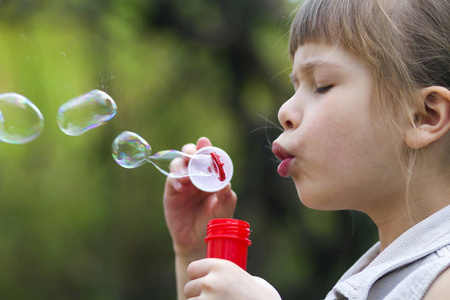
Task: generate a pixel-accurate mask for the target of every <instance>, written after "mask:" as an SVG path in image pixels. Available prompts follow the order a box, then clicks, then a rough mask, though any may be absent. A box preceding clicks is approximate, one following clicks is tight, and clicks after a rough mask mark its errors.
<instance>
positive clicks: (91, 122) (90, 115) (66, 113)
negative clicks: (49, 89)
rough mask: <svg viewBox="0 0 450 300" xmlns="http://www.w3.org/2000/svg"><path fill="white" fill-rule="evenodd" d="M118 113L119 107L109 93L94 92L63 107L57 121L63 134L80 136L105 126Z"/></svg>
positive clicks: (70, 101) (59, 111)
mask: <svg viewBox="0 0 450 300" xmlns="http://www.w3.org/2000/svg"><path fill="white" fill-rule="evenodd" d="M116 112H117V105H116V103H115V102H114V100H113V99H112V98H111V97H110V96H109V95H108V94H107V93H105V92H103V91H100V90H93V91H90V92H88V93H86V94H84V95H81V96H79V97H76V98H74V99H72V100H69V101H67V102H66V103H64V104H63V105H61V106H60V107H59V109H58V115H57V117H56V121H57V123H58V126H59V128H60V129H61V130H62V132H64V133H65V134H67V135H72V136H78V135H81V134H83V133H85V132H86V131H88V130H90V129H93V128H96V127H98V126H101V125H103V124H105V123H106V122H107V121H109V120H111V119H112V118H113V117H114V116H115V115H116Z"/></svg>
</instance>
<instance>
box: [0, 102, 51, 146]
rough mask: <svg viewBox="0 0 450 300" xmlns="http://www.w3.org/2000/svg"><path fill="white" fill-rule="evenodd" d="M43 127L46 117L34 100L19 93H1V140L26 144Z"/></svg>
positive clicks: (38, 133)
mask: <svg viewBox="0 0 450 300" xmlns="http://www.w3.org/2000/svg"><path fill="white" fill-rule="evenodd" d="M43 128H44V117H43V116H42V113H41V111H40V110H39V109H38V108H37V107H36V105H34V104H33V102H31V101H30V100H29V99H27V98H26V97H24V96H22V95H19V94H17V93H5V94H0V141H2V142H6V143H10V144H25V143H28V142H31V141H33V140H34V139H36V138H37V137H38V136H39V135H40V134H41V132H42V130H43Z"/></svg>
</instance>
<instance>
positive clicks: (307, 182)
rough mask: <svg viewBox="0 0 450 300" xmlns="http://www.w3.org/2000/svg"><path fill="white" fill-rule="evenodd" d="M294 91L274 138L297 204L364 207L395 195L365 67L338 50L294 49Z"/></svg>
mask: <svg viewBox="0 0 450 300" xmlns="http://www.w3.org/2000/svg"><path fill="white" fill-rule="evenodd" d="M291 77H292V81H293V84H294V87H295V94H294V95H293V96H292V98H291V99H289V100H288V101H287V102H286V103H284V104H283V105H282V107H281V108H280V111H279V113H278V118H279V121H280V123H281V125H282V126H283V128H284V130H285V131H284V132H283V133H282V134H281V136H280V137H279V138H278V139H277V140H276V141H275V142H274V145H273V148H274V149H273V150H274V153H275V154H276V155H277V156H278V157H279V158H280V159H281V160H282V163H281V164H280V166H279V168H278V172H279V173H280V175H281V176H290V177H292V178H293V180H294V182H295V185H296V188H297V192H298V194H299V196H300V199H301V201H302V202H303V203H304V204H305V205H306V206H308V207H311V208H316V209H356V210H362V211H367V210H368V209H371V208H374V207H373V206H377V205H378V206H379V205H381V202H382V201H389V199H391V200H392V199H393V197H397V196H399V194H398V193H399V192H400V191H401V188H399V186H401V184H398V183H399V180H400V179H401V178H403V176H402V173H401V168H400V164H399V160H398V155H397V154H398V153H397V151H396V149H400V148H399V147H401V145H402V142H403V139H402V137H401V136H399V135H394V134H393V133H392V130H391V129H390V128H389V127H388V125H387V123H386V122H385V121H384V120H383V118H382V117H381V114H380V113H379V112H378V110H377V109H376V105H371V96H372V85H371V79H372V78H371V75H370V70H369V68H368V67H367V65H366V64H365V63H364V61H362V60H360V59H359V58H358V57H356V56H353V55H351V54H350V53H348V52H347V51H345V50H343V49H342V48H340V47H336V46H329V45H327V44H321V43H314V44H313V43H309V44H305V45H303V46H300V47H299V48H298V49H297V52H296V53H295V57H294V65H293V72H292V74H291Z"/></svg>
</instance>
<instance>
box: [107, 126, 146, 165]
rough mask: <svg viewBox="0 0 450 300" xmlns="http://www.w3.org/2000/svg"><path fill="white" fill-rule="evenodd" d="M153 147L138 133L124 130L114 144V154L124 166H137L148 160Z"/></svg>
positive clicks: (115, 158)
mask: <svg viewBox="0 0 450 300" xmlns="http://www.w3.org/2000/svg"><path fill="white" fill-rule="evenodd" d="M151 151H152V148H151V147H150V145H149V144H148V143H147V141H146V140H144V139H143V138H142V137H140V136H139V135H138V134H136V133H134V132H130V131H124V132H122V133H121V134H119V135H118V136H117V137H116V138H115V139H114V142H113V144H112V156H113V157H114V160H115V161H116V162H117V163H118V164H119V165H120V166H122V167H124V168H127V169H133V168H137V167H139V166H141V165H143V164H145V163H146V162H147V157H148V156H150V153H151Z"/></svg>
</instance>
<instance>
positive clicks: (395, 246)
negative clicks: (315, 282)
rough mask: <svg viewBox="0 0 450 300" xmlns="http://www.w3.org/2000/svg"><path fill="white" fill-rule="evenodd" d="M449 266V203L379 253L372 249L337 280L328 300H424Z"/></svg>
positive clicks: (378, 244) (374, 247)
mask: <svg viewBox="0 0 450 300" xmlns="http://www.w3.org/2000/svg"><path fill="white" fill-rule="evenodd" d="M449 267H450V206H447V207H445V208H443V209H441V210H440V211H438V212H436V213H435V214H433V215H431V216H430V217H428V218H427V219H425V220H423V221H422V222H420V223H418V224H416V225H415V226H413V227H412V228H410V229H409V230H407V231H406V232H404V233H403V234H402V235H401V236H399V237H398V238H397V239H396V240H395V241H394V242H392V243H391V244H390V245H389V246H388V247H386V249H384V250H383V251H382V252H381V253H380V243H379V242H378V243H376V244H375V245H374V246H373V247H372V248H370V249H369V251H367V252H366V253H365V254H364V255H363V256H362V257H361V258H360V259H359V260H358V261H357V262H356V263H355V264H354V265H353V266H352V267H351V268H350V269H349V270H348V271H347V272H346V273H345V274H344V275H343V276H342V278H341V279H340V280H339V281H338V283H337V284H336V285H335V286H334V287H333V289H332V291H331V292H330V293H329V294H328V295H327V297H326V300H333V299H352V300H357V299H358V300H363V299H364V300H365V299H389V300H393V299H402V300H403V299H408V300H414V299H422V298H423V297H424V296H425V294H426V292H427V291H428V289H429V288H430V286H431V284H432V283H433V282H434V281H435V280H436V278H437V277H438V276H439V275H440V274H441V273H442V272H443V271H445V270H446V269H447V268H449Z"/></svg>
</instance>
